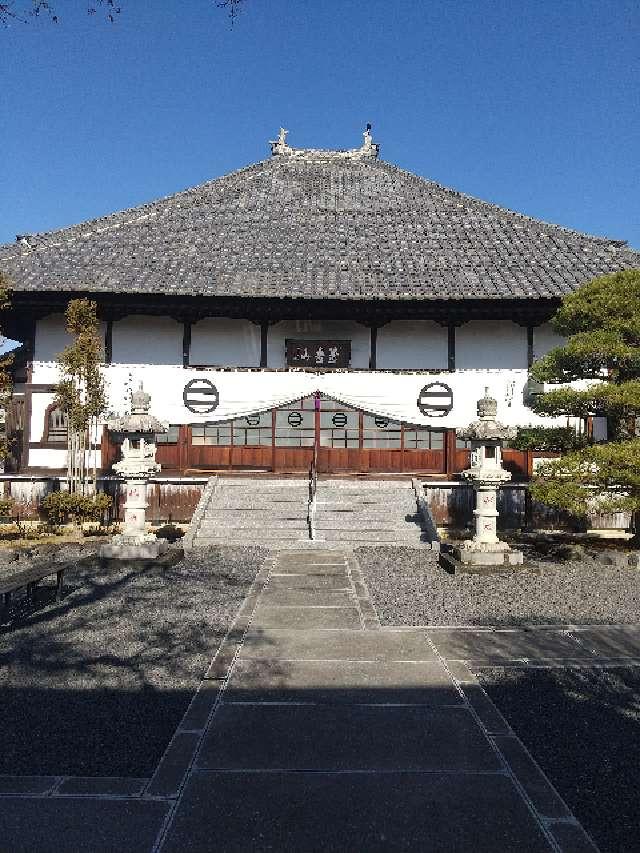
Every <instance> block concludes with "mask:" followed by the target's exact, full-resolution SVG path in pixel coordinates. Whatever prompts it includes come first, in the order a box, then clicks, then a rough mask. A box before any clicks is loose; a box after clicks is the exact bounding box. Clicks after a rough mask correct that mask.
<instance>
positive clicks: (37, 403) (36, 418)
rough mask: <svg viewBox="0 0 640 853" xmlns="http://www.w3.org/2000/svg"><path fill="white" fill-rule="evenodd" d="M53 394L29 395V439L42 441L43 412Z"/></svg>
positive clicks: (51, 400)
mask: <svg viewBox="0 0 640 853" xmlns="http://www.w3.org/2000/svg"><path fill="white" fill-rule="evenodd" d="M53 398H54V395H53V394H44V393H43V394H41V393H37V394H33V395H32V397H31V436H30V441H42V438H43V435H44V413H45V411H46V409H47V406H49V405H50V404H51V403H53Z"/></svg>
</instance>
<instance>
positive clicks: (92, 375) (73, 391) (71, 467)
mask: <svg viewBox="0 0 640 853" xmlns="http://www.w3.org/2000/svg"><path fill="white" fill-rule="evenodd" d="M65 316H66V321H67V323H66V328H67V332H68V333H69V334H70V335H72V336H73V337H74V341H73V343H72V344H70V345H69V346H68V347H66V348H65V349H64V350H63V351H62V352H61V353H60V355H59V356H58V358H57V361H58V366H59V368H60V373H61V376H62V378H61V380H60V382H58V384H57V385H56V404H57V405H58V406H59V407H60V408H61V410H62V411H63V412H65V414H66V415H67V424H68V438H67V450H68V454H67V477H68V481H69V491H71V492H81V493H82V494H85V493H86V487H87V470H86V469H87V466H86V461H87V459H86V457H87V449H91V444H92V443H93V444H96V443H97V439H98V420H99V418H100V415H101V414H102V413H103V412H104V410H105V406H106V396H105V388H104V379H103V377H102V373H101V372H100V362H101V360H102V338H101V336H100V327H99V323H98V317H97V305H96V303H95V302H91V301H90V300H88V299H72V300H71V301H70V302H69V305H68V306H67V310H66V315H65ZM92 440H93V441H92ZM96 452H97V451H96V450H95V449H94V450H93V483H94V487H95V485H96V473H97V457H96Z"/></svg>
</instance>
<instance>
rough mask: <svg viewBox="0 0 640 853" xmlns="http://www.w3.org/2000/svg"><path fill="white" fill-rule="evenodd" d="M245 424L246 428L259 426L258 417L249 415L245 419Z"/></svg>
mask: <svg viewBox="0 0 640 853" xmlns="http://www.w3.org/2000/svg"><path fill="white" fill-rule="evenodd" d="M245 421H246V422H247V426H253V427H256V426H260V415H249V417H248V418H245Z"/></svg>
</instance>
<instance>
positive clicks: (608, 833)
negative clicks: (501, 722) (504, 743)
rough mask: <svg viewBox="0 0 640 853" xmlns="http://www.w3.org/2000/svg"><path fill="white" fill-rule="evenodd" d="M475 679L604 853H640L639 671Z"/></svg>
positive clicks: (503, 673) (507, 672)
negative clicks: (639, 776)
mask: <svg viewBox="0 0 640 853" xmlns="http://www.w3.org/2000/svg"><path fill="white" fill-rule="evenodd" d="M478 676H479V678H480V681H481V682H482V684H483V686H484V687H485V689H486V690H487V692H488V693H489V695H490V696H491V698H492V699H493V701H494V702H495V703H496V705H497V706H498V707H499V708H500V710H501V711H502V713H503V714H504V716H505V717H506V718H507V720H508V721H509V723H510V724H511V726H512V728H513V729H514V731H515V732H516V734H518V735H519V737H520V738H521V740H522V741H523V742H524V744H525V745H526V746H527V748H528V749H529V751H530V752H531V754H532V755H533V757H534V758H535V759H536V760H537V762H538V763H539V764H540V766H541V767H542V769H543V770H544V771H545V773H546V774H547V776H548V777H549V779H550V780H551V781H552V783H553V784H554V785H555V787H556V788H557V789H558V791H559V793H560V794H561V796H562V797H563V798H564V800H565V802H566V803H567V805H568V806H569V808H570V809H571V810H572V811H573V812H574V814H575V815H576V817H577V818H578V820H579V821H580V822H581V823H582V825H583V826H584V828H585V829H586V830H587V832H589V833H590V835H591V836H592V838H593V839H594V841H595V842H596V844H597V845H598V846H599V848H600V850H601V851H602V853H623V851H624V853H630V851H634V850H636V851H637V850H640V795H639V793H638V767H640V669H639V668H638V667H635V668H634V667H620V668H616V669H609V670H602V669H573V670H572V669H553V670H534V669H501V668H492V669H486V670H479V671H478ZM541 720H544V725H541V724H540V722H541Z"/></svg>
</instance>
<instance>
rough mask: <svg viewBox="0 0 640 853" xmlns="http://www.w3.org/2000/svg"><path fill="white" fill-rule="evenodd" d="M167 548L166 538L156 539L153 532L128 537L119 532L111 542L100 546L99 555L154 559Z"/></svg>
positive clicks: (122, 558) (115, 558)
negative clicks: (141, 535) (142, 535)
mask: <svg viewBox="0 0 640 853" xmlns="http://www.w3.org/2000/svg"><path fill="white" fill-rule="evenodd" d="M168 550H169V543H168V542H167V540H166V539H157V538H156V537H155V535H154V534H153V533H150V534H149V535H148V536H145V537H144V538H142V537H130V536H125V535H124V534H120V535H119V536H114V537H113V539H112V540H111V542H108V543H107V544H105V545H101V546H100V552H99V553H100V556H101V557H103V558H105V559H107V560H155V559H156V557H159V556H160V555H161V554H166V552H167V551H168Z"/></svg>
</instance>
